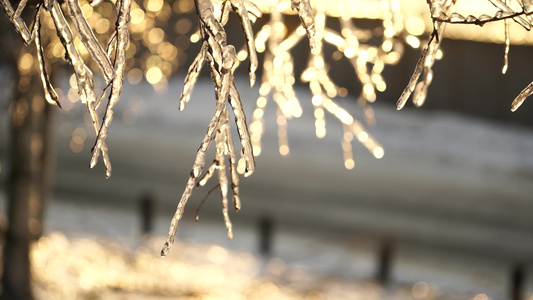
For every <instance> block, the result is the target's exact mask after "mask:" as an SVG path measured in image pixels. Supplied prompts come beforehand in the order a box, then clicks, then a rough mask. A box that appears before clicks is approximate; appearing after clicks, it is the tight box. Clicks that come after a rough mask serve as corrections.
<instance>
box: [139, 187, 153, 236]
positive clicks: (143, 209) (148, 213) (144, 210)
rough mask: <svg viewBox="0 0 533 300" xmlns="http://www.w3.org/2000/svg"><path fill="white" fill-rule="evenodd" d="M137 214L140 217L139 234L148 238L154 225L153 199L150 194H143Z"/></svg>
mask: <svg viewBox="0 0 533 300" xmlns="http://www.w3.org/2000/svg"><path fill="white" fill-rule="evenodd" d="M139 214H140V217H141V233H142V234H143V236H149V235H150V234H151V233H152V229H153V224H154V198H153V197H152V196H151V195H150V194H145V195H144V196H143V197H142V198H141V201H140V205H139Z"/></svg>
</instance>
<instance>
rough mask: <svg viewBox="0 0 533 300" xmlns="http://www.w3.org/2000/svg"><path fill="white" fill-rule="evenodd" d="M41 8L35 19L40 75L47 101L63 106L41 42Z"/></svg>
mask: <svg viewBox="0 0 533 300" xmlns="http://www.w3.org/2000/svg"><path fill="white" fill-rule="evenodd" d="M40 12H41V10H40V8H39V9H38V10H37V17H36V20H35V26H36V29H35V47H36V48H37V60H38V61H39V69H40V71H41V72H40V75H41V82H42V83H43V89H44V98H45V99H46V101H47V102H48V103H50V104H54V105H57V106H59V107H61V103H59V97H58V96H57V93H56V91H55V89H54V87H53V86H52V83H51V82H50V78H49V76H48V70H47V67H46V62H45V60H44V57H45V56H44V51H43V46H42V43H41V20H40V17H39V15H40Z"/></svg>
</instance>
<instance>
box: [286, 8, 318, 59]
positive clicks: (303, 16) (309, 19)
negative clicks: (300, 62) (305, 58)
mask: <svg viewBox="0 0 533 300" xmlns="http://www.w3.org/2000/svg"><path fill="white" fill-rule="evenodd" d="M291 7H292V9H296V10H297V11H298V16H299V17H300V20H301V22H302V25H303V26H304V27H305V31H306V32H307V37H308V38H309V46H310V47H311V51H312V52H314V51H315V40H314V36H315V33H316V30H315V20H314V17H313V9H312V8H311V4H310V3H309V0H291Z"/></svg>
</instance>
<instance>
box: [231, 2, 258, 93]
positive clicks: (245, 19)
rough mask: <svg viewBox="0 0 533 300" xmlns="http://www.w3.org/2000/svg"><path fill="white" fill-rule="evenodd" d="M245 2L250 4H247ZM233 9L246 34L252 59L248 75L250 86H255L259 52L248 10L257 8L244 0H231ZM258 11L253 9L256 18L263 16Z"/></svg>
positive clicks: (247, 45)
mask: <svg viewBox="0 0 533 300" xmlns="http://www.w3.org/2000/svg"><path fill="white" fill-rule="evenodd" d="M245 2H247V3H248V5H247V4H245ZM230 3H231V7H232V8H233V11H235V13H236V14H237V15H238V16H239V19H240V20H241V26H242V30H243V32H244V37H245V39H246V47H247V48H248V56H249V57H250V65H249V67H248V73H249V76H250V86H253V85H254V83H255V71H256V70H257V66H258V64H259V62H258V61H257V52H256V51H255V43H254V32H253V30H252V20H251V19H250V14H249V13H248V9H249V8H250V7H251V8H252V9H253V8H254V7H255V4H253V3H252V2H250V1H244V0H230ZM255 8H256V9H253V10H252V11H253V13H255V14H254V18H259V17H261V14H259V15H257V13H258V12H260V10H259V9H258V8H257V7H255Z"/></svg>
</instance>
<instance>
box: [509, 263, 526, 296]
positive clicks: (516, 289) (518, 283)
mask: <svg viewBox="0 0 533 300" xmlns="http://www.w3.org/2000/svg"><path fill="white" fill-rule="evenodd" d="M525 273H526V272H525V270H524V264H523V263H520V262H519V263H515V264H514V266H513V268H512V270H511V300H523V299H524V298H523V297H522V291H523V287H524V278H525V276H526V274H525Z"/></svg>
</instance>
